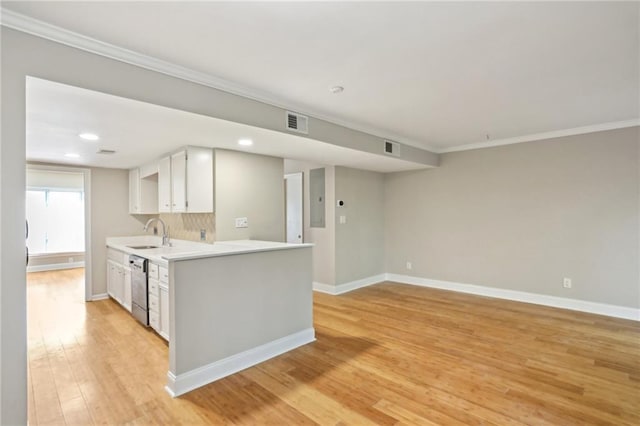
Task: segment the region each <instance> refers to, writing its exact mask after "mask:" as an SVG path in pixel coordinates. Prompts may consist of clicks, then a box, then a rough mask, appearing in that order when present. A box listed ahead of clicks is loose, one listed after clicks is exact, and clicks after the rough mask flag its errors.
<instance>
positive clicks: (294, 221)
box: [284, 172, 304, 244]
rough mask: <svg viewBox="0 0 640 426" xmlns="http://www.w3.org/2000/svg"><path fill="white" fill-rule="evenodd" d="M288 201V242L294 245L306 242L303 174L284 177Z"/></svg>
mask: <svg viewBox="0 0 640 426" xmlns="http://www.w3.org/2000/svg"><path fill="white" fill-rule="evenodd" d="M284 181H285V200H286V209H285V210H286V225H287V226H286V228H287V230H286V234H287V235H286V237H287V239H286V241H287V242H288V243H292V244H302V243H303V242H304V221H303V217H304V214H303V212H304V207H303V199H304V198H303V194H304V189H303V185H304V178H303V174H302V172H298V173H289V174H286V175H284Z"/></svg>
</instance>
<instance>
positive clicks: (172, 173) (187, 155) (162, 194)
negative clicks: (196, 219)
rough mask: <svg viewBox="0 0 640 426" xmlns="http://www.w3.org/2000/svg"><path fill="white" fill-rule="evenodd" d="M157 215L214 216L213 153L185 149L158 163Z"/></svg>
mask: <svg viewBox="0 0 640 426" xmlns="http://www.w3.org/2000/svg"><path fill="white" fill-rule="evenodd" d="M158 208H159V211H160V212H173V213H212V212H213V150H212V149H210V148H198V147H186V148H184V149H183V150H180V151H178V152H176V153H173V154H172V155H170V156H168V157H165V158H163V159H161V160H160V161H159V163H158Z"/></svg>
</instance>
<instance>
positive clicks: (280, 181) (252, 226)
mask: <svg viewBox="0 0 640 426" xmlns="http://www.w3.org/2000/svg"><path fill="white" fill-rule="evenodd" d="M214 173H215V182H214V185H215V209H216V212H215V221H216V229H215V233H216V237H215V239H216V241H229V240H246V239H250V240H265V241H284V238H285V214H284V208H285V205H284V162H283V159H282V158H276V157H269V156H266V155H256V154H250V153H246V152H239V151H227V150H222V149H216V151H215V171H214ZM241 217H246V218H247V219H248V223H249V226H248V227H247V228H236V227H235V219H236V218H241Z"/></svg>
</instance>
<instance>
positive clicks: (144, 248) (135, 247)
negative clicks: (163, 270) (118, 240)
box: [127, 246, 160, 250]
mask: <svg viewBox="0 0 640 426" xmlns="http://www.w3.org/2000/svg"><path fill="white" fill-rule="evenodd" d="M127 247H129V248H132V249H134V250H146V249H154V248H160V246H127Z"/></svg>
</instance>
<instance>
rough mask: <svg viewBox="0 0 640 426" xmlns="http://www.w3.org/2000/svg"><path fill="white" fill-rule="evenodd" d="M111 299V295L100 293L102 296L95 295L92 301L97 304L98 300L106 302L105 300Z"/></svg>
mask: <svg viewBox="0 0 640 426" xmlns="http://www.w3.org/2000/svg"><path fill="white" fill-rule="evenodd" d="M108 298H109V294H108V293H100V294H94V295H93V296H92V297H91V301H92V302H96V301H98V300H104V299H108Z"/></svg>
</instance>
